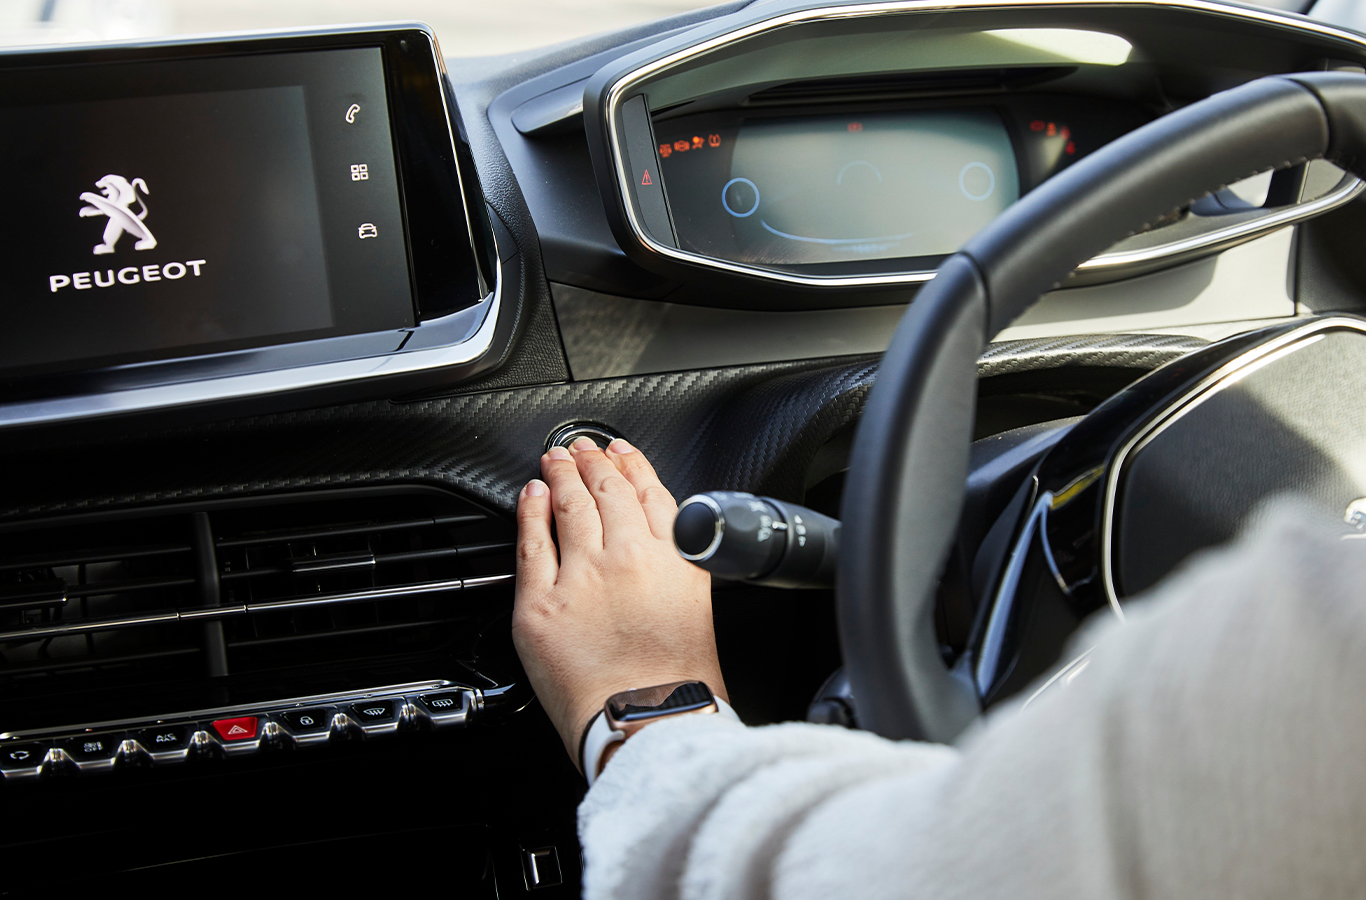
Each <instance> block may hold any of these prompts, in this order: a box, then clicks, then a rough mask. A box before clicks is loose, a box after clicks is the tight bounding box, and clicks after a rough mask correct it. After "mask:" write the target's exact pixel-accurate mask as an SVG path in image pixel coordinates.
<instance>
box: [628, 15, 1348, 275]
mask: <svg viewBox="0 0 1366 900" xmlns="http://www.w3.org/2000/svg"><path fill="white" fill-rule="evenodd" d="M1102 5H1105V4H1101V3H1098V2H1096V0H973V2H971V3H962V4H960V3H953V2H946V0H933V2H927V0H892V2H885V3H860V4H853V5H849V6H823V7H817V8H815V9H807V10H799V11H797V12H791V13H786V14H784V15H779V16H774V17H773V18H771V19H765V20H764V21H762V22H755V23H754V24H752V25H747V26H745V27H743V28H737V29H735V30H734V31H729V32H726V33H725V34H722V35H718V36H716V37H713V38H710V39H708V40H705V41H702V42H701V43H698V44H694V45H693V46H691V47H687V48H685V49H683V50H679V51H677V52H675V53H671V54H669V55H668V56H665V57H663V58H661V59H658V60H655V61H654V62H650V63H647V64H645V65H643V66H641V67H639V68H637V69H633V70H631V71H630V72H627V73H626V74H625V75H623V76H621V78H619V79H618V80H617V81H616V82H614V83H613V84H612V86H611V88H610V89H609V90H608V95H607V104H606V112H607V145H608V147H609V148H610V149H611V152H612V160H611V162H612V165H613V167H614V168H615V169H616V175H617V188H618V190H619V191H620V193H621V199H622V207H623V208H624V209H625V210H626V220H627V223H628V224H629V225H630V226H631V231H632V232H633V233H634V234H635V237H636V239H637V240H638V241H640V243H641V244H642V245H644V246H645V247H646V248H647V249H649V250H650V251H652V252H654V253H657V254H659V255H661V256H667V257H669V258H671V259H675V260H678V261H681V262H687V263H694V264H700V265H704V266H707V267H709V268H712V269H718V270H721V271H723V272H730V273H732V274H736V275H750V276H757V277H760V278H764V279H767V280H769V281H776V282H781V283H783V284H790V285H799V286H803V287H830V288H851V287H871V286H875V285H889V284H924V283H925V282H928V281H930V280H931V279H933V278H934V271H932V270H930V271H915V272H897V273H889V274H882V275H828V276H818V275H797V274H793V273H789V272H781V271H777V270H774V269H768V268H763V267H761V266H749V265H745V264H743V263H736V262H731V261H729V260H723V259H714V258H712V257H708V256H703V255H701V254H698V253H692V252H690V251H687V250H680V249H678V248H676V247H669V246H667V245H665V244H661V243H659V242H658V241H656V240H655V239H654V238H652V237H651V236H650V234H649V232H648V231H647V230H646V229H645V228H644V226H643V225H642V224H641V222H640V220H639V217H638V216H637V214H636V210H635V207H634V205H633V204H632V203H631V201H630V197H631V190H632V187H633V185H632V179H631V175H630V173H629V172H627V171H626V163H625V160H626V154H625V151H624V149H623V148H622V146H621V143H620V141H619V140H618V127H617V126H618V112H619V110H620V107H621V102H622V98H623V95H625V94H626V93H627V92H628V91H630V90H632V89H634V88H636V87H637V86H639V85H640V83H641V82H642V81H645V80H646V79H648V78H650V77H651V76H653V75H656V74H659V73H660V72H663V71H664V70H666V69H669V68H672V67H674V66H676V65H679V64H680V63H684V62H687V61H688V60H691V59H693V58H695V57H698V56H703V55H705V54H707V53H710V52H712V51H714V50H719V49H721V48H723V47H726V46H729V45H731V44H736V43H739V42H741V41H744V40H747V39H748V38H751V37H755V36H757V35H760V34H763V33H765V32H769V31H776V30H778V29H780V28H786V27H788V26H791V25H798V24H804V23H808V22H815V21H820V20H834V19H855V18H863V17H865V16H875V15H902V14H914V13H936V12H945V11H954V12H957V11H965V10H973V9H994V8H998V7H1021V6H1028V7H1060V8H1065V7H1072V6H1102ZM1125 5H1126V6H1153V7H1160V8H1161V7H1172V8H1177V9H1186V10H1193V11H1196V12H1204V13H1211V14H1216V15H1220V16H1224V17H1228V18H1242V19H1247V20H1251V21H1256V22H1259V23H1262V24H1266V25H1275V26H1280V27H1282V28H1285V29H1287V30H1290V31H1305V32H1311V33H1315V34H1317V35H1318V36H1320V37H1328V38H1333V39H1335V40H1340V41H1345V42H1348V43H1353V44H1357V45H1359V46H1361V47H1362V48H1363V49H1366V38H1363V37H1362V36H1361V35H1359V34H1355V33H1353V32H1350V31H1345V30H1342V29H1339V28H1335V27H1333V26H1331V25H1326V24H1323V23H1319V22H1312V21H1308V22H1306V21H1301V20H1299V19H1294V18H1290V17H1288V16H1286V15H1284V14H1282V13H1280V12H1278V11H1276V10H1270V9H1268V10H1252V9H1244V8H1241V7H1235V6H1226V5H1224V4H1222V3H1217V2H1210V0H1127V2H1125ZM1363 190H1366V182H1362V181H1360V180H1359V179H1352V180H1351V181H1350V182H1349V183H1348V184H1347V185H1346V186H1345V187H1342V188H1338V189H1336V190H1334V191H1332V192H1330V193H1328V194H1326V195H1324V196H1323V197H1320V198H1318V199H1317V200H1311V201H1309V202H1308V203H1305V204H1302V205H1296V206H1292V207H1287V208H1286V209H1284V210H1281V211H1279V212H1274V213H1271V214H1269V215H1266V216H1263V217H1261V218H1258V219H1254V220H1251V221H1247V222H1242V223H1239V224H1237V225H1232V226H1229V227H1227V228H1222V229H1219V230H1218V231H1213V232H1210V233H1209V234H1206V235H1201V236H1198V237H1192V238H1187V239H1186V240H1183V241H1176V242H1174V243H1172V244H1163V245H1158V246H1155V247H1146V248H1143V249H1140V250H1128V251H1116V252H1113V253H1102V254H1101V255H1099V256H1097V257H1094V258H1093V259H1089V260H1087V261H1086V262H1084V263H1082V264H1081V265H1079V266H1077V269H1078V270H1079V271H1088V272H1095V271H1102V272H1103V271H1105V270H1106V269H1114V268H1119V267H1122V266H1127V265H1132V264H1135V263H1140V262H1151V261H1154V260H1159V259H1164V258H1167V257H1173V256H1179V255H1181V254H1184V253H1190V252H1193V251H1196V250H1200V249H1204V248H1207V247H1214V246H1217V245H1219V244H1223V243H1227V242H1231V241H1236V240H1239V239H1242V238H1247V237H1251V236H1253V235H1257V234H1262V233H1265V232H1269V231H1273V230H1275V229H1276V228H1280V227H1282V226H1285V225H1289V224H1292V223H1294V222H1298V221H1301V220H1303V219H1307V218H1309V217H1311V216H1314V215H1317V214H1319V213H1321V212H1324V211H1326V210H1328V209H1332V208H1334V207H1336V206H1341V205H1342V204H1344V203H1346V202H1347V201H1349V200H1351V199H1352V198H1353V197H1356V196H1357V195H1358V194H1360V193H1361V192H1362V191H1363Z"/></svg>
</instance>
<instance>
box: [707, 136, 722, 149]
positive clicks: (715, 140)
mask: <svg viewBox="0 0 1366 900" xmlns="http://www.w3.org/2000/svg"><path fill="white" fill-rule="evenodd" d="M707 143H708V144H711V145H712V146H713V147H719V146H721V135H719V134H709V135H707Z"/></svg>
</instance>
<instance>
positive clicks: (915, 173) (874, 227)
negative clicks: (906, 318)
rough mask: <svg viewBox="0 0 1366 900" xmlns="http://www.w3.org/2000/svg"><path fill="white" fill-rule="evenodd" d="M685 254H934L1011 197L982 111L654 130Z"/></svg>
mask: <svg viewBox="0 0 1366 900" xmlns="http://www.w3.org/2000/svg"><path fill="white" fill-rule="evenodd" d="M656 135H657V136H658V137H659V139H660V143H659V148H658V149H659V156H660V165H661V170H662V172H663V174H664V187H665V190H666V191H667V192H668V197H669V207H670V211H671V212H672V214H673V217H674V225H675V228H676V229H677V232H678V240H679V245H680V246H681V247H683V248H684V249H688V250H694V251H696V252H699V253H702V254H705V255H708V256H715V257H720V258H722V259H731V260H735V261H737V262H745V263H753V264H759V265H794V264H802V263H836V262H845V261H851V260H865V259H888V258H897V257H915V256H938V255H942V254H949V253H953V252H955V251H956V250H958V249H959V248H960V247H961V246H962V245H963V244H964V243H965V242H966V241H967V240H968V238H970V237H972V235H973V234H975V233H976V232H977V231H978V230H979V229H981V228H982V227H983V226H984V225H986V224H987V223H988V222H990V221H991V220H992V219H993V218H994V217H995V216H996V215H997V214H999V213H1000V212H1001V211H1002V210H1004V209H1005V208H1006V207H1007V206H1009V205H1010V204H1011V203H1013V202H1014V201H1015V200H1016V199H1018V197H1019V194H1020V186H1019V174H1018V171H1017V166H1016V161H1015V153H1014V149H1013V147H1012V145H1011V142H1010V137H1009V135H1008V134H1007V133H1006V129H1005V126H1004V124H1003V123H1002V121H1001V118H1000V116H999V115H997V114H996V113H994V112H992V111H989V110H967V111H954V112H899V113H881V114H869V115H862V116H854V117H849V116H841V117H819V118H801V119H750V120H747V121H744V122H742V123H740V124H739V126H738V127H734V128H730V129H726V128H717V129H715V130H710V129H705V128H704V129H701V130H697V129H694V130H689V131H687V132H686V133H684V132H683V131H678V132H677V133H675V132H674V130H673V129H670V128H669V127H668V124H667V123H659V124H657V125H656Z"/></svg>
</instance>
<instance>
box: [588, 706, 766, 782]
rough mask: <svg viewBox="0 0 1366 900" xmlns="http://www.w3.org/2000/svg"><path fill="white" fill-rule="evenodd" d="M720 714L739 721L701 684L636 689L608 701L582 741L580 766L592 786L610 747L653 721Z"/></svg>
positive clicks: (732, 711)
mask: <svg viewBox="0 0 1366 900" xmlns="http://www.w3.org/2000/svg"><path fill="white" fill-rule="evenodd" d="M707 713H719V714H721V715H723V716H726V717H728V718H731V719H734V720H735V721H737V722H738V721H740V717H739V716H737V715H736V714H735V710H733V709H731V707H730V704H728V703H726V701H724V700H722V699H720V698H719V697H717V696H715V695H714V694H712V692H711V688H709V687H707V686H706V685H705V684H704V683H702V682H700V681H675V682H673V683H671V684H660V685H656V686H655V687H648V688H635V689H633V690H629V691H622V692H621V693H619V694H613V695H612V696H610V697H608V698H607V702H606V703H605V704H604V705H603V709H602V712H600V713H598V714H597V715H596V716H594V717H593V721H591V722H589V723H588V727H587V728H586V729H584V732H583V737H582V738H581V739H580V740H579V763H580V766H581V767H582V769H583V774H584V777H586V778H587V779H588V784H589V785H590V786H591V785H592V784H593V782H594V781H596V780H597V777H598V772H599V770H601V768H602V760H603V755H604V754H605V753H606V752H607V748H608V747H610V746H612V745H613V744H619V743H621V742H622V741H624V740H626V739H627V738H628V737H630V736H631V735H633V734H635V733H636V732H637V731H639V730H640V729H642V728H644V727H645V726H646V725H649V724H650V723H651V722H658V721H659V720H660V719H667V718H670V717H672V716H687V715H694V714H707Z"/></svg>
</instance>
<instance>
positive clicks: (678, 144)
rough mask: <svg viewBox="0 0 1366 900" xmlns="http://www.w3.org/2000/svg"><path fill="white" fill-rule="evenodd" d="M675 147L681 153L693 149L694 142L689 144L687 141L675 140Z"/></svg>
mask: <svg viewBox="0 0 1366 900" xmlns="http://www.w3.org/2000/svg"><path fill="white" fill-rule="evenodd" d="M674 149H675V150H677V151H678V152H679V153H686V152H687V151H689V150H691V149H692V144H689V143H688V142H687V141H674Z"/></svg>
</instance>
